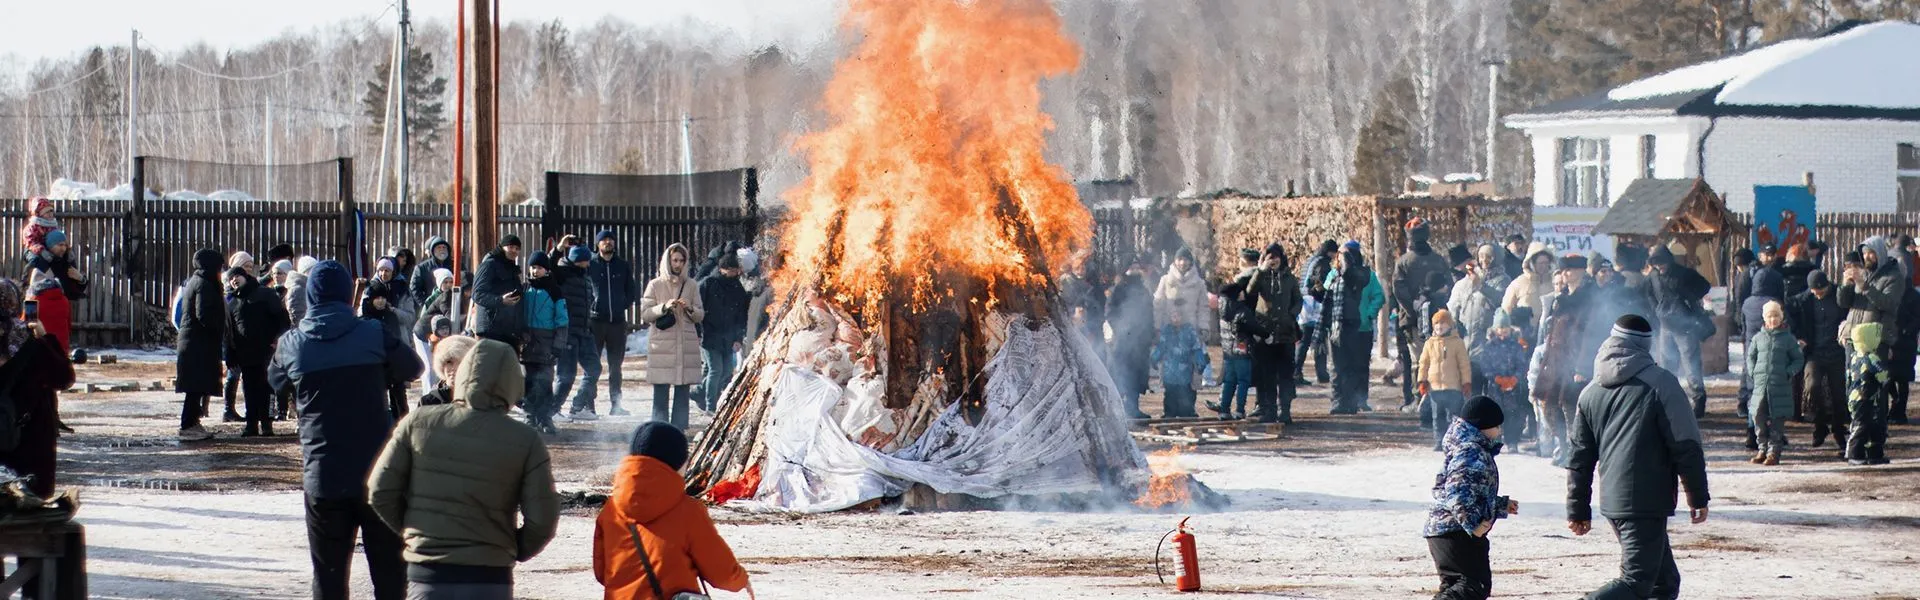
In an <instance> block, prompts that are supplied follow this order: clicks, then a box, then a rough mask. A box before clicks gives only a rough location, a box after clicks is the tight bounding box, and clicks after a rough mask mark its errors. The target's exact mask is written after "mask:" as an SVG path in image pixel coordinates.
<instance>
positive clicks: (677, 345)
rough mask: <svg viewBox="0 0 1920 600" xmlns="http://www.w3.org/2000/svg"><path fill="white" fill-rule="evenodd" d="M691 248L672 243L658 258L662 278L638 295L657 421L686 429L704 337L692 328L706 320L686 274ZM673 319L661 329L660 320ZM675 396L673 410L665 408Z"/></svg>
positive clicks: (696, 287) (696, 288)
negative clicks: (667, 317)
mask: <svg viewBox="0 0 1920 600" xmlns="http://www.w3.org/2000/svg"><path fill="white" fill-rule="evenodd" d="M687 257H688V254H687V247H686V246H685V245H682V244H674V245H672V246H668V247H667V251H666V253H665V254H662V255H661V256H660V274H659V275H657V276H655V277H654V278H653V280H652V281H648V282H647V291H646V293H645V294H642V295H641V296H640V320H641V321H643V322H645V323H646V325H647V326H648V327H651V328H652V331H650V332H648V333H647V383H651V384H653V420H655V421H660V422H664V423H671V424H673V426H674V427H679V428H681V429H686V428H687V397H688V396H689V395H690V393H691V391H692V389H691V388H692V386H693V384H694V383H696V382H699V381H700V333H699V332H697V331H695V330H694V325H695V324H697V323H699V322H700V320H701V319H704V318H706V316H707V311H706V309H705V308H703V307H701V305H700V285H699V283H698V282H695V281H694V280H693V276H692V275H691V274H689V273H688V272H687V270H688V266H687V260H688V259H687ZM669 314H671V315H673V319H672V320H673V322H672V323H671V324H670V326H668V327H662V326H661V325H662V323H661V322H660V320H661V319H662V318H665V317H666V316H667V315H669ZM669 393H671V394H672V398H673V404H672V405H671V410H669V405H668V404H667V398H668V394H669Z"/></svg>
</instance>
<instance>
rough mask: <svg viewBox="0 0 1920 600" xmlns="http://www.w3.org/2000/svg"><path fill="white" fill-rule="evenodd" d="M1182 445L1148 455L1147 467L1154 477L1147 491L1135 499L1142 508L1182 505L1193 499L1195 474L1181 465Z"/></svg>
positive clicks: (1136, 503)
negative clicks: (1188, 471)
mask: <svg viewBox="0 0 1920 600" xmlns="http://www.w3.org/2000/svg"><path fill="white" fill-rule="evenodd" d="M1180 453H1181V450H1180V447H1179V446H1173V447H1169V448H1167V449H1166V450H1161V451H1159V452H1155V453H1152V454H1148V455H1147V467H1148V468H1150V469H1151V470H1152V471H1153V479H1151V480H1149V481H1148V482H1147V490H1146V492H1144V493H1142V494H1140V497H1139V498H1137V499H1135V500H1134V501H1133V504H1134V505H1135V506H1139V507H1141V508H1162V507H1166V506H1181V505H1185V504H1186V503H1188V502H1190V501H1192V500H1193V475H1192V474H1189V473H1187V470H1186V468H1184V467H1181V466H1180Z"/></svg>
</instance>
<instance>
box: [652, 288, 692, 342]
mask: <svg viewBox="0 0 1920 600" xmlns="http://www.w3.org/2000/svg"><path fill="white" fill-rule="evenodd" d="M685 295H687V281H686V280H685V279H682V280H680V291H678V292H674V294H673V299H674V300H679V299H680V297H681V296H685ZM679 322H680V316H679V315H676V314H674V312H673V309H671V308H669V309H667V312H666V314H663V315H660V318H658V319H655V320H654V321H653V326H654V327H656V328H658V329H660V330H661V331H666V330H668V329H673V325H674V324H675V323H679Z"/></svg>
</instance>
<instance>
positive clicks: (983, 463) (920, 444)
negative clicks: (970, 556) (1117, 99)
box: [687, 0, 1151, 511]
mask: <svg viewBox="0 0 1920 600" xmlns="http://www.w3.org/2000/svg"><path fill="white" fill-rule="evenodd" d="M843 25H844V26H845V28H846V29H847V30H848V31H850V32H857V33H858V34H860V35H862V36H863V37H862V38H861V43H860V44H859V46H858V47H857V48H856V49H855V51H854V52H853V54H852V55H851V56H849V57H847V58H845V59H844V60H842V61H841V62H840V64H839V65H838V66H837V68H836V70H835V73H834V77H833V79H832V81H831V83H830V84H829V85H828V88H827V96H826V108H827V112H828V116H829V117H830V126H829V127H828V128H827V129H825V130H823V131H820V132H817V133H814V134H812V135H809V136H806V137H804V138H802V139H801V140H800V143H799V146H800V149H801V150H802V151H803V152H804V153H805V154H806V156H807V160H808V162H809V165H810V170H809V173H810V175H809V177H808V179H806V180H805V181H804V182H802V183H801V184H800V186H799V187H798V188H797V189H796V190H794V191H791V192H789V193H788V200H789V202H790V203H791V210H792V219H791V220H790V221H788V222H787V223H786V224H785V228H784V230H782V231H781V236H780V239H781V240H782V244H783V245H784V246H786V248H787V251H788V254H787V257H788V259H787V261H786V262H785V264H783V265H781V267H782V270H781V271H780V272H779V273H778V274H777V275H776V284H777V285H776V290H777V293H778V294H779V295H780V297H781V299H782V300H781V303H780V307H779V308H778V309H777V310H776V311H775V312H774V315H773V318H772V321H771V322H770V324H769V326H768V330H767V333H766V334H765V335H763V336H762V337H761V338H760V340H759V341H758V343H756V344H755V346H754V347H753V349H752V350H751V352H750V353H749V355H748V357H747V359H746V360H745V361H744V364H743V366H742V368H741V370H740V372H739V373H738V374H737V375H736V376H735V378H734V380H733V382H732V384H731V385H730V386H729V387H728V389H727V391H726V394H725V401H724V402H725V404H724V406H723V408H722V409H721V411H720V413H719V414H718V415H717V416H716V417H715V423H714V425H713V426H712V427H711V428H710V429H708V433H707V434H706V435H705V436H704V437H702V439H701V440H700V443H699V445H698V447H697V448H696V449H695V453H694V457H693V460H692V462H691V465H690V466H689V467H688V469H687V474H688V477H687V481H688V485H689V488H690V491H691V492H694V493H703V494H705V495H706V497H708V498H709V499H711V500H714V501H716V502H721V503H727V502H733V503H736V504H737V505H742V506H748V507H761V508H766V509H771V510H791V511H830V510H840V509H845V508H849V507H854V506H859V505H862V504H865V503H869V502H872V501H875V500H880V499H883V498H892V497H899V496H902V495H909V494H914V493H927V492H931V495H932V497H935V498H942V499H947V498H964V499H967V500H968V501H970V502H971V501H977V500H982V499H990V500H993V501H995V502H997V503H1004V502H1008V501H1014V500H1034V499H1041V500H1042V501H1045V502H1050V503H1066V505H1069V506H1074V505H1088V504H1124V503H1126V502H1128V501H1131V500H1133V499H1135V498H1136V497H1139V496H1140V495H1141V494H1143V493H1145V492H1146V491H1147V488H1148V482H1149V481H1150V479H1151V473H1150V471H1149V470H1148V464H1147V461H1146V459H1145V457H1144V456H1143V455H1142V454H1141V453H1140V451H1139V450H1138V448H1136V447H1135V446H1134V444H1133V442H1132V440H1131V438H1130V437H1129V436H1128V434H1127V430H1126V427H1125V424H1124V421H1123V418H1122V412H1121V409H1120V406H1119V396H1118V394H1117V393H1116V391H1115V389H1114V386H1113V383H1112V381H1111V379H1110V378H1109V376H1108V375H1107V374H1106V371H1105V369H1104V368H1103V367H1102V366H1101V364H1100V361H1099V359H1098V358H1097V354H1096V353H1095V351H1094V349H1093V346H1092V345H1090V343H1089V342H1088V341H1087V340H1085V339H1082V338H1081V337H1080V336H1079V335H1077V334H1076V333H1073V332H1074V331H1075V330H1076V329H1077V328H1074V327H1062V326H1061V324H1060V323H1059V322H1058V321H1057V320H1056V319H1055V315H1056V314H1059V313H1058V312H1057V311H1056V310H1055V302H1056V301H1057V298H1056V294H1055V288H1054V284H1053V281H1052V279H1051V277H1050V276H1049V272H1050V271H1049V269H1048V265H1061V264H1064V263H1065V261H1066V260H1067V259H1068V257H1070V256H1072V255H1073V254H1074V253H1075V252H1077V251H1079V250H1081V249H1082V248H1084V247H1085V246H1086V245H1087V243H1088V240H1089V237H1090V236H1091V232H1092V218H1091V216H1090V215H1089V214H1088V212H1087V211H1086V209H1085V208H1084V207H1083V206H1082V205H1081V204H1080V203H1079V201H1078V199H1077V198H1076V196H1075V193H1074V190H1073V188H1072V186H1071V185H1070V184H1069V183H1068V181H1067V177H1066V175H1065V173H1064V171H1062V170H1061V169H1060V168H1058V167H1056V166H1054V165H1051V164H1048V163H1047V162H1046V160H1045V159H1044V158H1043V151H1044V149H1045V141H1044V135H1045V133H1046V131H1047V130H1049V129H1050V128H1051V127H1052V120H1051V119H1050V118H1048V116H1047V115H1046V114H1045V113H1043V112H1041V111H1040V90H1039V83H1040V81H1041V80H1042V79H1043V78H1046V77H1051V76H1055V75H1060V74H1063V73H1066V72H1068V71H1070V70H1072V69H1073V68H1074V67H1075V65H1076V63H1077V61H1078V54H1079V49H1078V48H1077V46H1076V45H1075V44H1074V43H1073V42H1072V41H1071V40H1069V39H1067V37H1066V36H1065V34H1064V33H1063V31H1062V28H1061V22H1060V18H1059V16H1058V15H1057V14H1056V13H1054V11H1053V9H1052V8H1051V7H1050V6H1048V5H1047V4H1046V3H1045V2H1043V1H1042V0H852V1H851V2H849V10H848V11H847V13H846V17H845V22H844V23H843Z"/></svg>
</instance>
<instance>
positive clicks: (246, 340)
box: [226, 269, 292, 437]
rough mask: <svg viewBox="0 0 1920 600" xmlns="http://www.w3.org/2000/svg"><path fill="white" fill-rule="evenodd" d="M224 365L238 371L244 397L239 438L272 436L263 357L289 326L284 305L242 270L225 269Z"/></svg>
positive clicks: (270, 354) (270, 398) (270, 401)
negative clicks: (244, 423) (228, 294)
mask: <svg viewBox="0 0 1920 600" xmlns="http://www.w3.org/2000/svg"><path fill="white" fill-rule="evenodd" d="M227 288H228V289H229V290H231V291H232V296H231V297H230V298H229V299H228V300H227V331H226V334H227V335H226V343H227V346H226V350H227V368H229V369H233V370H236V371H239V372H240V385H241V389H242V390H244V392H243V393H245V394H246V399H247V404H246V407H247V414H246V418H247V427H246V430H244V431H242V432H241V433H240V437H254V436H262V435H266V436H270V435H273V415H272V405H273V390H274V388H273V386H271V385H268V384H267V359H269V358H272V357H273V345H274V343H275V342H278V341H279V340H280V334H283V333H286V332H287V329H289V328H291V327H292V323H291V322H289V321H288V320H287V308H286V305H285V304H283V303H281V301H280V295H279V294H275V293H273V291H272V290H269V289H267V287H266V286H263V285H260V281H259V280H256V279H254V278H253V276H252V275H250V274H248V273H247V271H246V269H232V270H229V271H227Z"/></svg>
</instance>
